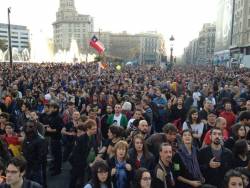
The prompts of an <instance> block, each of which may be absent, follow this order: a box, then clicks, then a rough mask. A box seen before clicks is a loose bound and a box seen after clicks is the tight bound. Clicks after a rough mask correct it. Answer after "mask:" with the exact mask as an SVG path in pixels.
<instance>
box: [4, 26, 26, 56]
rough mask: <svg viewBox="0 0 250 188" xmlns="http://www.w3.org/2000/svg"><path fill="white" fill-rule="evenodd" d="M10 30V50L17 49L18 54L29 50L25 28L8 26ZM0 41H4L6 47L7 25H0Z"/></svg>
mask: <svg viewBox="0 0 250 188" xmlns="http://www.w3.org/2000/svg"><path fill="white" fill-rule="evenodd" d="M10 30H11V46H12V48H16V49H18V52H22V51H23V50H24V49H29V48H30V34H29V30H28V29H27V27H26V26H21V25H10ZM0 40H3V41H5V42H6V46H8V41H9V39H8V24H3V23H0Z"/></svg>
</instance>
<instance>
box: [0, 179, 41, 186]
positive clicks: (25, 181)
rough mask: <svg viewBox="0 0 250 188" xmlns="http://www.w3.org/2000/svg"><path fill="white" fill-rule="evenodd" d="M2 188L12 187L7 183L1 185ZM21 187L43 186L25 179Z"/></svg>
mask: <svg viewBox="0 0 250 188" xmlns="http://www.w3.org/2000/svg"><path fill="white" fill-rule="evenodd" d="M0 188H10V186H9V185H7V184H6V183H5V184H3V185H0ZM21 188H42V186H41V185H39V184H38V183H36V182H34V181H29V180H26V179H24V180H23V185H22V187H21Z"/></svg>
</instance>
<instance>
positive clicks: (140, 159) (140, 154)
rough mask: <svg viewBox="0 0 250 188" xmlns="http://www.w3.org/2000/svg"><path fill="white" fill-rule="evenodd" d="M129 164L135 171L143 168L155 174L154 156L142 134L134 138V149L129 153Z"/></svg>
mask: <svg viewBox="0 0 250 188" xmlns="http://www.w3.org/2000/svg"><path fill="white" fill-rule="evenodd" d="M128 154H129V162H130V163H131V165H132V166H133V167H134V169H135V170H136V169H139V168H141V167H143V168H146V169H147V170H149V171H150V173H151V174H152V173H153V170H154V156H153V154H152V153H150V152H149V151H148V148H147V145H146V143H145V140H144V138H143V136H142V135H141V134H136V135H135V136H134V138H133V143H132V148H130V149H129V151H128Z"/></svg>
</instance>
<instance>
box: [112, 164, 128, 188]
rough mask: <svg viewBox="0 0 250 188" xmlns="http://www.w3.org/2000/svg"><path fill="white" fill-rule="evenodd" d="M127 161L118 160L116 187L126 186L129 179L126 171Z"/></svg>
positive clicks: (123, 187)
mask: <svg viewBox="0 0 250 188" xmlns="http://www.w3.org/2000/svg"><path fill="white" fill-rule="evenodd" d="M125 165H126V161H124V162H118V161H116V163H115V167H116V187H117V188H125V187H126V184H127V181H128V176H127V172H126V168H125Z"/></svg>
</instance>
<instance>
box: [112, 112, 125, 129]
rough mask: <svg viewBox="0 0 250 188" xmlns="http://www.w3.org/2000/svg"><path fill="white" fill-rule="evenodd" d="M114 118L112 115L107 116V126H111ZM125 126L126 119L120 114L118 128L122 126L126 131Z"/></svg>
mask: <svg viewBox="0 0 250 188" xmlns="http://www.w3.org/2000/svg"><path fill="white" fill-rule="evenodd" d="M114 116H115V115H114V114H112V115H109V117H108V119H107V124H108V126H110V125H112V124H113V121H114ZM127 125H128V120H127V117H126V116H125V115H124V114H122V117H121V121H120V126H122V127H123V128H124V129H126V128H127Z"/></svg>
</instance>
